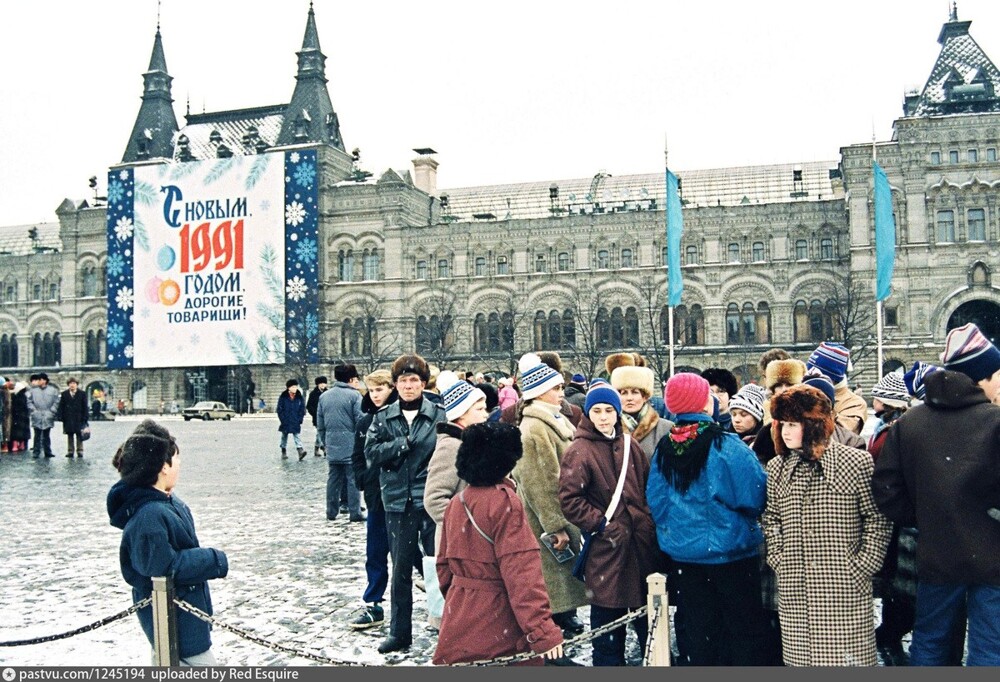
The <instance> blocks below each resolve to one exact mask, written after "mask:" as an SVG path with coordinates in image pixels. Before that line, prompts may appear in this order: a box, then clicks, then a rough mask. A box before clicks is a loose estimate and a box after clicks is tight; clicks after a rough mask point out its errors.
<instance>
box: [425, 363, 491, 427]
mask: <svg viewBox="0 0 1000 682" xmlns="http://www.w3.org/2000/svg"><path fill="white" fill-rule="evenodd" d="M437 388H438V390H439V391H441V400H442V401H443V402H444V412H445V415H446V416H447V417H448V421H450V422H453V421H455V420H456V419H458V418H459V417H461V416H462V415H463V414H465V413H466V412H468V411H469V410H470V409H472V406H473V405H475V404H476V403H477V402H478V401H480V400H486V394H485V393H483V392H482V391H481V390H479V389H478V388H476V387H475V386H473V385H472V384H470V383H469V382H468V381H465V380H464V379H459V378H458V375H457V374H455V373H454V372H452V371H451V370H450V369H446V370H444V371H443V372H441V373H440V374H438V377H437Z"/></svg>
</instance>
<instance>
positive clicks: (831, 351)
mask: <svg viewBox="0 0 1000 682" xmlns="http://www.w3.org/2000/svg"><path fill="white" fill-rule="evenodd" d="M806 367H807V368H809V369H812V368H813V367H815V368H816V369H818V370H819V371H821V372H822V373H823V374H825V375H826V376H827V377H828V378H829V379H830V381H832V382H833V383H834V384H839V383H840V382H841V381H843V380H844V378H845V377H846V376H847V372H848V370H849V369H850V368H851V351H849V350H848V349H847V348H846V347H845V346H842V345H841V344H839V343H834V342H832V341H824V342H823V343H821V344H819V346H818V347H817V348H816V350H814V351H813V352H812V355H810V356H809V359H808V360H806Z"/></svg>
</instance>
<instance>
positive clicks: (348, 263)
mask: <svg viewBox="0 0 1000 682" xmlns="http://www.w3.org/2000/svg"><path fill="white" fill-rule="evenodd" d="M358 255H359V256H360V258H356V257H355V253H354V251H353V250H352V249H341V250H340V251H338V252H337V279H338V281H340V282H355V281H362V282H370V281H373V280H377V279H379V278H380V276H381V275H380V269H381V259H380V257H379V253H378V249H365V250H364V251H363V252H362V253H360V254H358ZM359 263H360V265H361V272H360V273H359V272H357V266H358V264H359ZM359 275H360V277H361V279H360V280H358V276H359Z"/></svg>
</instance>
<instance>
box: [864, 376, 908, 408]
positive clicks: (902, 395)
mask: <svg viewBox="0 0 1000 682" xmlns="http://www.w3.org/2000/svg"><path fill="white" fill-rule="evenodd" d="M872 398H878V399H879V400H881V401H882V402H883V403H885V404H886V405H888V406H889V407H907V406H909V404H910V389H908V388H907V387H906V381H904V380H903V368H902V367H900V368H899V369H897V370H896V371H895V372H889V373H888V374H883V375H882V378H881V379H879V380H878V383H876V384H875V385H874V386H872Z"/></svg>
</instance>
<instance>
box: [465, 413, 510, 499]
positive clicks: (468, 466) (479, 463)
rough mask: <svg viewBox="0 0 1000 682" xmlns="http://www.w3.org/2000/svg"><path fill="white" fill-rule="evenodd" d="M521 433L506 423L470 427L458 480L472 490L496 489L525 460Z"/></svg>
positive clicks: (487, 423) (466, 436)
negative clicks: (473, 488)
mask: <svg viewBox="0 0 1000 682" xmlns="http://www.w3.org/2000/svg"><path fill="white" fill-rule="evenodd" d="M521 454H522V449H521V431H520V430H519V429H518V428H517V427H516V426H512V425H510V424H504V423H503V422H483V423H482V424H473V425H472V426H468V427H466V429H465V431H463V433H462V444H461V445H459V446H458V455H457V457H456V458H455V468H456V469H457V470H458V477H459V478H461V479H462V480H463V481H465V482H466V483H468V484H469V485H472V486H491V485H496V484H497V483H499V482H500V481H502V480H503V479H504V477H505V476H506V475H507V474H509V473H510V472H511V470H513V468H514V465H515V464H517V460H519V459H521Z"/></svg>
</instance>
